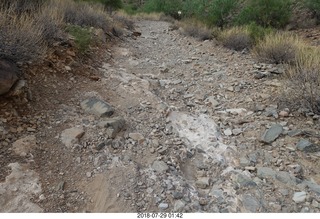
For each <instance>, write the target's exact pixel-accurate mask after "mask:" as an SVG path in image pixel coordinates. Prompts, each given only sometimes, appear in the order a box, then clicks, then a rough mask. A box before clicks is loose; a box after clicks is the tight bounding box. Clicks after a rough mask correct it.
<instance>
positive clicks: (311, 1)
mask: <svg viewBox="0 0 320 219" xmlns="http://www.w3.org/2000/svg"><path fill="white" fill-rule="evenodd" d="M304 3H305V5H306V6H307V8H309V9H310V10H311V11H313V13H314V15H315V17H316V18H317V20H318V22H320V1H319V0H304Z"/></svg>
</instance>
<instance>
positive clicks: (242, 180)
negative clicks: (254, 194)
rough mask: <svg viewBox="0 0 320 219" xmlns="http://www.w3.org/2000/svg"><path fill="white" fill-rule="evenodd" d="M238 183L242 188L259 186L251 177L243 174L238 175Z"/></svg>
mask: <svg viewBox="0 0 320 219" xmlns="http://www.w3.org/2000/svg"><path fill="white" fill-rule="evenodd" d="M236 182H237V183H238V185H239V187H240V188H243V187H256V186H257V184H256V183H255V182H254V181H253V180H252V179H251V178H249V177H247V176H245V175H243V174H238V176H237V178H236Z"/></svg>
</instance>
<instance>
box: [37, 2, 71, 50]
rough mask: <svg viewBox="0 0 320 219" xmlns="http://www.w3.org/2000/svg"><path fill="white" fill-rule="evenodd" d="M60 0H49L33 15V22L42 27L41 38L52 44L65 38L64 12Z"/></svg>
mask: <svg viewBox="0 0 320 219" xmlns="http://www.w3.org/2000/svg"><path fill="white" fill-rule="evenodd" d="M60 6H61V1H57V0H50V1H48V3H47V4H45V5H43V6H42V7H41V10H40V11H39V13H38V14H37V15H36V16H35V22H36V23H37V25H39V26H41V27H42V29H43V33H42V36H43V39H44V40H45V41H46V42H47V43H48V44H49V45H52V44H53V43H54V42H56V41H59V40H62V39H64V38H66V36H65V33H64V25H65V24H64V22H63V19H64V12H63V11H62V10H63V8H62V7H60Z"/></svg>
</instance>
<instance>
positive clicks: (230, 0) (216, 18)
mask: <svg viewBox="0 0 320 219" xmlns="http://www.w3.org/2000/svg"><path fill="white" fill-rule="evenodd" d="M237 5H238V0H212V2H211V4H209V7H208V10H209V11H208V14H209V15H208V18H209V19H208V22H209V24H213V25H216V26H218V27H220V28H223V27H224V26H225V25H226V23H227V19H228V17H229V15H230V14H231V12H232V11H233V10H234V9H235V8H236V7H237Z"/></svg>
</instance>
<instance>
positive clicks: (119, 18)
mask: <svg viewBox="0 0 320 219" xmlns="http://www.w3.org/2000/svg"><path fill="white" fill-rule="evenodd" d="M113 19H114V20H115V21H116V22H118V23H120V24H122V26H124V27H125V28H127V29H128V30H134V22H133V20H132V19H131V18H129V17H128V16H126V15H123V14H121V13H118V14H116V15H114V16H113Z"/></svg>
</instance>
